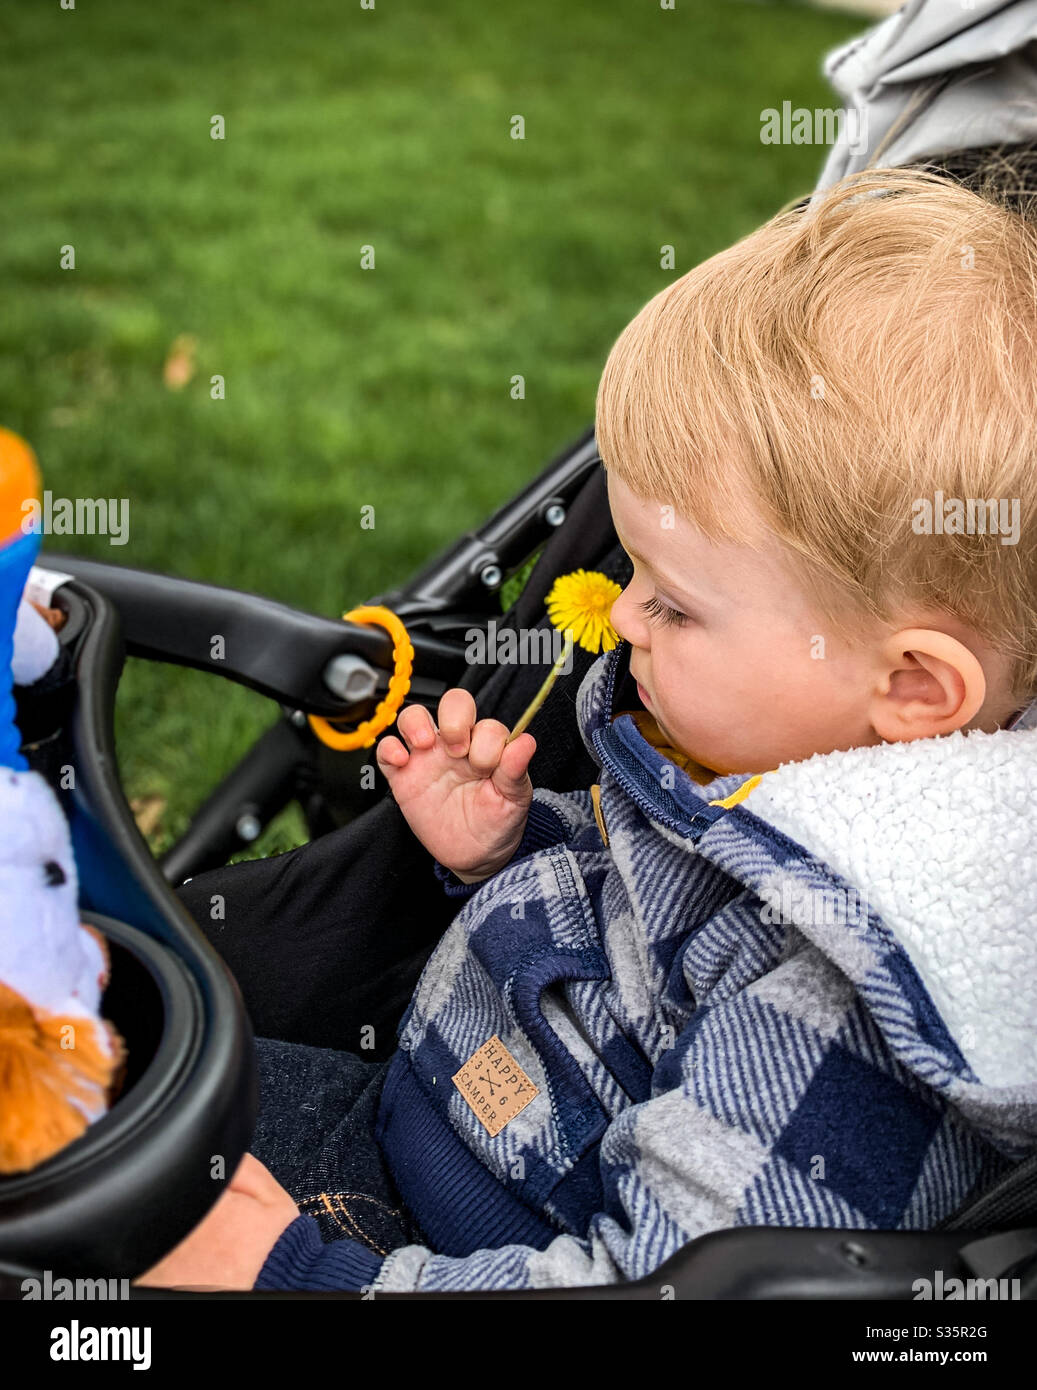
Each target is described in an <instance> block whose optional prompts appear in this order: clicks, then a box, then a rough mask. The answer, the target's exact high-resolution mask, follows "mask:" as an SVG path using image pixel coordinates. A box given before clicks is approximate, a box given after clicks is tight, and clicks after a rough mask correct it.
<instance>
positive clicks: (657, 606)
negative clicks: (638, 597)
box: [641, 594, 688, 627]
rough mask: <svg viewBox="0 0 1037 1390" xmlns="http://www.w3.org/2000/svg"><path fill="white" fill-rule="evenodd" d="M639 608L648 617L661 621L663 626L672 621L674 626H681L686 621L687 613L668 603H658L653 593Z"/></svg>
mask: <svg viewBox="0 0 1037 1390" xmlns="http://www.w3.org/2000/svg"><path fill="white" fill-rule="evenodd" d="M641 608H642V610H643V612H644V613H646V614H647V616H648V617H649V618H651V619H654V620H656V621H659V622H662V623H663V624H664V626H667V625H669V624H671V623H672V624H674V625H675V626H676V627H683V626H684V624H685V623H686V622H687V621H688V618H687V614H685V613H680V612H678V611H677V609H676V608H671V607H670V606H669V604H668V603H660V601H659V600H658V599H657V598H656V596H655V595H654V594H653V595H652V597H651V598H650V599H646V600H645V601H644V602H643V603H642V604H641Z"/></svg>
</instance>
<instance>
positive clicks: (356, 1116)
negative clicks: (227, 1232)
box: [250, 1038, 428, 1255]
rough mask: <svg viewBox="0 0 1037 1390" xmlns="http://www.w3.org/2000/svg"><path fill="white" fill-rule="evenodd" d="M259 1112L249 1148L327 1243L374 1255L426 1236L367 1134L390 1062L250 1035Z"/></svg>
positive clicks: (371, 1132)
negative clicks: (355, 1244) (352, 1244)
mask: <svg viewBox="0 0 1037 1390" xmlns="http://www.w3.org/2000/svg"><path fill="white" fill-rule="evenodd" d="M256 1055H257V1059H258V1064H259V1117H258V1119H257V1121H256V1128H255V1132H254V1134H253V1137H252V1143H251V1145H250V1149H251V1152H252V1153H253V1154H255V1156H256V1158H258V1159H259V1160H260V1162H261V1163H265V1164H266V1166H267V1167H268V1168H269V1169H270V1171H271V1172H272V1173H273V1175H274V1177H275V1178H276V1179H277V1180H278V1182H279V1183H280V1184H281V1186H282V1187H284V1188H285V1189H286V1190H287V1191H288V1192H289V1193H290V1194H291V1195H292V1197H293V1198H294V1199H295V1201H296V1202H297V1203H298V1204H299V1210H300V1211H301V1212H304V1213H305V1214H307V1215H309V1216H313V1217H316V1219H317V1222H318V1224H319V1226H320V1230H321V1235H322V1236H323V1238H324V1240H325V1241H332V1240H341V1239H342V1238H343V1237H345V1236H348V1237H350V1238H351V1239H353V1240H356V1241H359V1242H360V1243H361V1244H362V1245H366V1246H367V1247H368V1248H369V1249H370V1250H374V1251H375V1252H376V1253H377V1254H380V1255H387V1254H388V1253H389V1252H390V1251H391V1250H394V1249H396V1248H397V1247H398V1246H400V1245H410V1244H414V1243H417V1244H421V1245H425V1244H427V1243H428V1242H427V1241H426V1239H425V1237H424V1236H423V1235H422V1233H421V1231H420V1229H419V1228H418V1227H417V1225H416V1224H415V1223H414V1221H413V1220H412V1218H411V1217H410V1216H409V1214H408V1213H407V1211H406V1209H405V1208H404V1205H403V1201H402V1199H401V1198H400V1195H399V1193H398V1192H397V1191H396V1187H395V1185H394V1183H393V1180H392V1174H391V1173H390V1171H389V1168H388V1166H387V1164H386V1162H385V1159H384V1158H383V1157H382V1152H381V1150H380V1149H379V1147H378V1143H377V1141H376V1140H375V1137H374V1127H375V1120H376V1118H377V1114H378V1102H379V1099H380V1097H381V1093H382V1083H383V1081H384V1080H385V1073H386V1071H387V1069H388V1066H389V1063H388V1062H387V1061H383V1062H377V1061H371V1060H368V1059H367V1058H363V1057H358V1056H356V1055H355V1054H354V1053H352V1052H338V1051H335V1050H334V1049H332V1048H327V1047H308V1046H306V1045H305V1044H302V1043H287V1042H280V1041H278V1040H276V1039H273V1038H257V1039H256Z"/></svg>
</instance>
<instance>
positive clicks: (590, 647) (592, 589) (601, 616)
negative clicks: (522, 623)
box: [508, 570, 623, 743]
mask: <svg viewBox="0 0 1037 1390" xmlns="http://www.w3.org/2000/svg"><path fill="white" fill-rule="evenodd" d="M622 592H623V590H622V589H621V588H620V586H619V585H618V584H616V583H614V582H613V581H612V580H611V579H609V578H607V576H605V575H604V574H601V573H599V572H598V571H597V570H574V571H573V573H572V574H563V575H560V576H559V578H558V579H556V580H555V582H554V584H553V585H552V587H551V592H550V593H549V594H548V596H547V599H546V600H545V602H546V603H547V612H548V616H549V617H550V619H551V621H552V623H554V625H555V627H556V628H558V629H559V630H560V631H562V632H564V633H565V648H564V650H563V652H562V654H561V656H560V657H559V658H558V660H557V661H556V662H555V664H554V666H552V668H551V672H550V674H549V675H548V677H547V680H545V681H544V683H543V685H542V686H541V687H540V689H539V690H538V691H537V693H536V695H535V696H534V697H533V700H532V702H531V703H530V704H529V706H528V708H527V709H526V711H525V713H524V714H523V715H522V718H521V719H520V720H519V721H518V723H517V724H516V725H515V727H514V729H512V731H511V733H510V735H509V736H508V742H509V743H511V741H512V739H516V738H518V736H519V734H521V733H522V732H523V731H524V730H525V728H526V726H527V725H528V724H529V722H530V720H531V719H532V718H533V716H534V715H535V714H536V713H537V711H538V710H539V709H540V706H541V705H542V704H543V703H544V701H545V700H546V699H547V696H548V694H549V692H550V690H551V687H552V686H553V685H554V683H555V681H556V680H557V679H558V677H559V675H560V674H561V671H562V668H563V666H566V665H567V664H568V660H569V654H570V652H571V651H572V649H573V644H574V643H575V642H579V644H580V646H581V647H583V649H584V650H585V651H588V652H592V653H594V655H598V653H599V652H601V651H602V649H604V650H605V651H607V652H610V651H611V650H612V648H613V647H615V646H617V645H618V643H619V634H618V633H617V632H616V629H615V628H614V627H613V626H612V624H611V623H610V622H609V617H608V615H609V612H610V610H611V608H612V605H613V604H614V603H615V601H616V599H617V598H619V596H620V594H621V593H622Z"/></svg>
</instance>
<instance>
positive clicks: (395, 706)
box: [309, 604, 414, 753]
mask: <svg viewBox="0 0 1037 1390" xmlns="http://www.w3.org/2000/svg"><path fill="white" fill-rule="evenodd" d="M342 617H343V619H344V620H345V621H346V622H349V623H364V624H366V625H368V626H376V627H384V628H385V630H386V631H387V632H388V634H389V636H390V637H391V638H392V640H393V649H392V658H393V661H394V662H395V664H396V669H395V671H394V672H393V674H392V676H391V677H390V678H389V689H388V690H387V691H386V695H385V699H384V700H382V701H380V703H379V705H378V708H377V709H376V710H375V712H374V714H373V715H372V716H371V718H370V719H365V720H364V722H363V723H362V724H358V725H357V727H356V728H355V729H349V730H348V731H345V730H342V729H336V728H335V726H334V725H333V724H332V723H330V721H329V720H327V719H322V718H321V716H320V715H319V714H311V715H310V716H309V721H310V728H311V729H312V730H313V732H314V733H315V734H316V735H317V737H318V738H319V739H320V741H321V743H323V744H326V745H327V747H328V748H334V749H335V750H336V751H337V752H340V753H345V752H348V751H349V749H351V748H370V747H371V744H372V743H374V741H375V739H376V738H377V737H378V735H379V734H380V733H381V732H382V730H383V729H387V728H388V727H389V725H390V724H393V723H395V721H396V716H397V715H398V714H399V712H400V706H401V705H402V704H403V702H404V700H405V699H406V696H407V691H408V690H409V689H410V678H411V673H412V671H413V670H414V648H413V647H412V646H411V643H410V638H409V637H408V636H407V629H406V628H405V627H404V626H403V623H402V622H401V621H400V619H399V618H398V617H397V616H396V614H395V613H394V612H393V611H392V609H391V608H383V607H382V606H381V605H380V604H368V605H366V606H362V607H360V608H353V609H351V610H350V611H349V612H348V613H343V614H342Z"/></svg>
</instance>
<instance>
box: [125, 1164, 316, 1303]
mask: <svg viewBox="0 0 1037 1390" xmlns="http://www.w3.org/2000/svg"><path fill="white" fill-rule="evenodd" d="M298 1215H299V1208H298V1207H297V1206H296V1205H295V1202H294V1201H293V1199H292V1198H291V1196H289V1194H288V1193H287V1192H286V1191H285V1189H284V1188H283V1187H282V1186H281V1184H280V1183H279V1182H278V1181H277V1179H276V1178H275V1177H274V1175H273V1173H271V1172H270V1170H269V1168H267V1167H266V1166H265V1165H264V1164H262V1163H260V1161H259V1159H258V1158H256V1157H254V1156H253V1155H252V1154H246V1155H245V1156H244V1158H243V1159H242V1160H241V1163H240V1165H239V1166H238V1170H237V1172H236V1173H235V1174H234V1176H233V1178H231V1180H230V1183H229V1184H228V1186H227V1190H226V1191H225V1192H224V1193H223V1194H222V1196H221V1197H220V1199H219V1201H218V1202H217V1203H216V1205H215V1206H214V1207H212V1208H211V1210H210V1211H209V1213H208V1215H207V1216H205V1217H203V1218H202V1220H201V1221H200V1222H199V1224H198V1225H197V1226H196V1227H195V1228H194V1230H193V1231H191V1232H190V1234H189V1235H187V1236H185V1237H184V1239H183V1240H182V1241H181V1242H180V1244H179V1245H177V1246H176V1247H175V1248H174V1249H173V1250H171V1251H170V1252H169V1254H168V1255H166V1256H165V1257H164V1258H163V1259H161V1260H159V1262H158V1264H157V1265H153V1266H152V1268H151V1269H149V1270H148V1271H147V1273H146V1274H142V1275H141V1276H140V1277H139V1278H138V1279H134V1281H133V1282H134V1283H135V1284H145V1285H149V1286H151V1287H155V1288H160V1289H184V1288H196V1289H197V1288H204V1289H251V1288H252V1287H253V1285H254V1284H255V1282H256V1279H257V1278H258V1276H259V1271H260V1270H261V1269H262V1268H263V1266H264V1264H266V1257H267V1256H268V1255H269V1254H270V1251H271V1250H273V1248H274V1246H275V1245H276V1244H277V1242H278V1241H279V1240H280V1239H281V1236H282V1234H283V1233H284V1231H285V1230H286V1229H287V1228H288V1227H289V1226H290V1225H291V1224H292V1222H293V1221H294V1220H295V1219H296V1217H297V1216H298Z"/></svg>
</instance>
